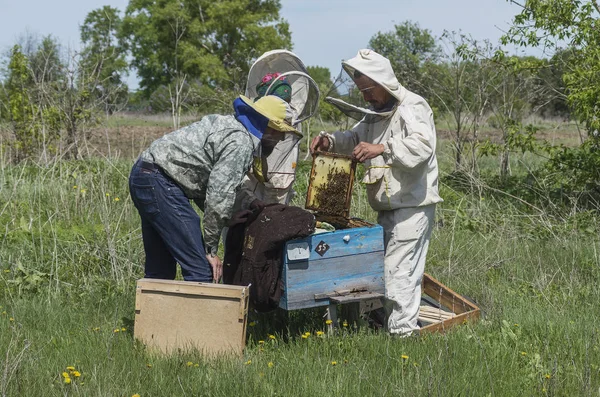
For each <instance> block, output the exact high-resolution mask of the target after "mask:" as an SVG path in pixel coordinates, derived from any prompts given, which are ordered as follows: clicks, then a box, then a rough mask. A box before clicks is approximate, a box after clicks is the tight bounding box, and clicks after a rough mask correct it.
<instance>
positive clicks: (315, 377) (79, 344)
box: [0, 142, 600, 396]
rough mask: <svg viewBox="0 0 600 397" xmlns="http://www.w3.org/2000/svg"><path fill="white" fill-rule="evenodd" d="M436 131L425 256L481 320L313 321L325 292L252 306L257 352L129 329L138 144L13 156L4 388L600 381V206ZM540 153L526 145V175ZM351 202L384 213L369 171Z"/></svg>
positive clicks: (351, 387) (6, 206) (4, 171)
mask: <svg viewBox="0 0 600 397" xmlns="http://www.w3.org/2000/svg"><path fill="white" fill-rule="evenodd" d="M440 146H441V147H440V164H441V165H442V175H441V193H442V196H443V197H444V199H445V202H444V203H442V204H440V205H439V206H438V209H437V215H438V216H437V223H436V224H437V226H436V229H435V231H434V235H433V238H432V242H431V247H430V252H429V256H428V263H427V269H426V271H427V272H429V273H430V274H432V275H433V276H434V277H436V278H438V279H440V280H441V281H442V282H444V283H445V284H447V285H448V286H450V287H451V288H452V289H454V290H456V291H458V292H459V293H462V294H464V295H466V296H468V297H469V298H470V299H473V300H474V301H476V302H477V303H478V304H479V305H480V306H481V308H482V309H483V312H484V317H483V318H482V319H481V321H479V322H477V323H469V324H465V325H463V326H459V327H456V328H455V329H453V330H451V331H449V332H448V333H446V334H443V335H425V336H421V337H409V338H395V337H391V336H388V335H386V334H384V333H379V332H375V331H372V330H369V329H364V328H360V329H356V328H354V327H353V325H352V324H350V325H348V326H347V327H341V329H340V330H339V332H338V333H336V334H334V335H327V334H323V335H320V334H319V335H318V334H317V331H323V330H324V329H325V324H324V320H323V317H322V315H323V310H321V309H315V310H307V311H298V312H292V313H290V317H291V319H290V321H291V322H292V323H293V326H289V327H288V328H283V327H279V326H277V325H276V320H277V319H276V318H274V316H272V315H265V316H260V317H258V316H255V315H253V316H252V320H254V322H253V324H254V326H253V327H250V329H249V341H248V347H247V349H246V351H245V353H244V356H243V357H223V358H220V359H218V360H205V359H204V358H203V357H202V356H201V355H200V354H199V353H198V352H188V353H182V354H175V355H173V356H171V357H160V356H155V355H153V354H151V353H149V352H147V351H146V350H145V349H144V347H143V346H141V345H140V344H137V343H135V342H134V340H133V338H132V330H133V328H132V327H133V318H134V299H135V298H134V283H135V280H136V279H137V278H140V277H141V276H142V274H143V271H142V262H143V248H142V243H141V233H140V229H139V227H140V224H139V218H138V215H137V212H136V211H135V208H134V207H133V205H132V203H131V200H130V199H129V196H128V191H127V176H128V173H129V169H130V167H131V164H132V160H114V159H111V158H104V159H89V160H84V161H57V162H53V163H51V164H48V165H38V164H34V163H27V164H20V165H6V164H3V165H2V166H1V167H0V236H1V237H0V306H1V307H0V393H1V394H2V395H7V396H33V395H43V396H52V395H57V396H58V395H84V396H96V395H97V396H107V395H110V396H113V395H115V396H131V395H133V394H135V393H139V394H140V395H142V396H175V395H181V396H184V395H199V396H231V395H243V396H246V395H248V396H250V395H260V396H263V395H266V396H313V395H334V396H342V395H344V396H346V395H349V396H354V395H356V396H363V395H369V396H370V395H381V396H384V395H399V394H404V395H409V396H420V395H439V396H458V395H460V396H487V395H491V396H512V395H525V396H529V395H552V396H555V395H559V396H572V395H582V396H588V395H598V394H599V392H600V389H599V388H600V336H599V328H598V320H597V317H598V309H597V307H598V305H599V303H600V292H599V289H598V287H597V286H598V285H599V283H600V258H599V254H598V229H597V224H598V222H597V221H598V219H597V216H596V214H595V213H593V212H584V213H582V212H573V211H570V210H569V209H562V210H561V209H558V208H548V207H547V206H544V205H542V204H540V202H541V201H542V200H540V202H536V201H532V200H530V199H529V197H530V196H528V195H520V194H518V191H517V192H515V191H507V190H503V189H501V188H500V187H498V186H495V185H493V183H492V182H491V180H489V179H485V175H486V173H487V174H493V173H494V170H495V168H494V167H496V163H495V162H494V161H492V160H489V161H487V160H486V161H483V162H481V164H480V168H481V169H482V172H481V175H480V176H473V175H471V176H467V177H462V178H459V179H457V178H456V177H455V176H454V174H451V173H450V171H451V169H452V158H451V153H450V151H449V149H448V145H447V143H446V142H442V144H441V145H440ZM535 161H538V160H536V159H535V158H533V157H529V156H523V157H515V158H514V163H513V171H514V173H515V175H525V174H526V172H527V168H528V167H530V166H532V164H534V162H535ZM309 171H310V164H308V163H301V164H300V165H299V167H298V178H297V182H296V190H297V196H296V197H295V198H294V203H295V204H297V205H301V206H302V205H303V204H304V195H305V189H306V185H307V178H308V172H309ZM361 172H362V171H360V170H359V175H358V177H357V181H358V180H360V174H361ZM536 194H538V193H536ZM539 194H542V195H543V194H544V193H543V192H539ZM544 202H545V203H548V202H549V200H546V201H544ZM352 205H353V206H352V210H351V214H352V215H353V216H357V217H361V218H363V219H367V220H371V221H374V220H375V213H374V212H373V211H372V210H371V209H370V207H369V205H368V202H367V200H366V195H365V192H364V188H363V187H362V185H361V184H360V183H356V186H355V192H354V196H353V203H352ZM256 320H258V323H256ZM288 325H289V324H288ZM306 332H308V333H310V336H309V337H307V338H303V337H302V336H301V335H302V334H304V333H306ZM269 335H273V337H269ZM273 338H274V339H273ZM67 366H74V367H75V371H78V372H79V373H80V376H79V377H76V376H75V374H74V371H72V370H71V371H70V370H68V369H67ZM63 372H66V373H67V375H68V377H69V379H70V383H68V384H67V383H65V379H66V378H65V377H64V376H63Z"/></svg>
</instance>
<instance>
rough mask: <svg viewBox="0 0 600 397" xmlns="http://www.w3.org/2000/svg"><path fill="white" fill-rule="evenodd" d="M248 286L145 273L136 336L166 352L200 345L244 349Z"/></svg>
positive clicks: (208, 349) (211, 350) (207, 349)
mask: <svg viewBox="0 0 600 397" xmlns="http://www.w3.org/2000/svg"><path fill="white" fill-rule="evenodd" d="M247 314H248V287H239V286H233V285H221V284H210V283H198V282H190V281H172V280H158V279H141V280H138V281H137V287H136V299H135V328H134V336H135V338H136V339H139V340H141V341H142V342H143V343H145V344H146V345H147V346H148V347H149V348H151V349H157V350H160V351H162V352H164V353H170V352H173V351H177V350H187V349H197V350H199V351H202V352H203V353H205V354H207V355H214V354H220V353H234V354H241V353H242V351H243V349H244V346H245V343H246V321H247Z"/></svg>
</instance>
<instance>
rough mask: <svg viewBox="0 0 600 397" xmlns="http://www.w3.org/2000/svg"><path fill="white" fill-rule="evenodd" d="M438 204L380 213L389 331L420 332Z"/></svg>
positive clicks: (402, 332) (399, 332)
mask: <svg viewBox="0 0 600 397" xmlns="http://www.w3.org/2000/svg"><path fill="white" fill-rule="evenodd" d="M434 215H435V204H433V205H429V206H425V207H416V208H401V209H397V210H393V211H380V212H379V214H378V217H377V222H378V223H379V224H380V225H381V226H382V227H383V232H384V242H385V258H384V264H385V290H386V291H385V295H386V298H387V302H386V309H387V310H386V311H387V313H388V322H387V326H388V331H389V332H390V333H393V334H410V333H412V332H413V331H414V330H417V329H418V328H419V327H418V326H417V319H418V317H419V306H420V303H421V280H422V278H423V273H424V272H425V258H426V256H427V249H428V248H429V239H430V237H431V231H432V229H433V221H434Z"/></svg>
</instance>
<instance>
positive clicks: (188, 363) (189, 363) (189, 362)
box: [186, 361, 194, 367]
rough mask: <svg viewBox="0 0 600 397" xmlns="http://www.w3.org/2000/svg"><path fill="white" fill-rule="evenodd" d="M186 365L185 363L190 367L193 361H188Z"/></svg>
mask: <svg viewBox="0 0 600 397" xmlns="http://www.w3.org/2000/svg"><path fill="white" fill-rule="evenodd" d="M186 365H187V366H188V367H191V366H192V365H194V363H193V362H191V361H188V362H187V364H186Z"/></svg>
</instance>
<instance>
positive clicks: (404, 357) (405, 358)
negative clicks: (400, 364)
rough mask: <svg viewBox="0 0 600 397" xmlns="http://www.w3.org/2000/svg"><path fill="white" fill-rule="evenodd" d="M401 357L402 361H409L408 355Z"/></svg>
mask: <svg viewBox="0 0 600 397" xmlns="http://www.w3.org/2000/svg"><path fill="white" fill-rule="evenodd" d="M400 357H402V359H403V360H408V356H407V355H406V354H403V355H402V356H400Z"/></svg>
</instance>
